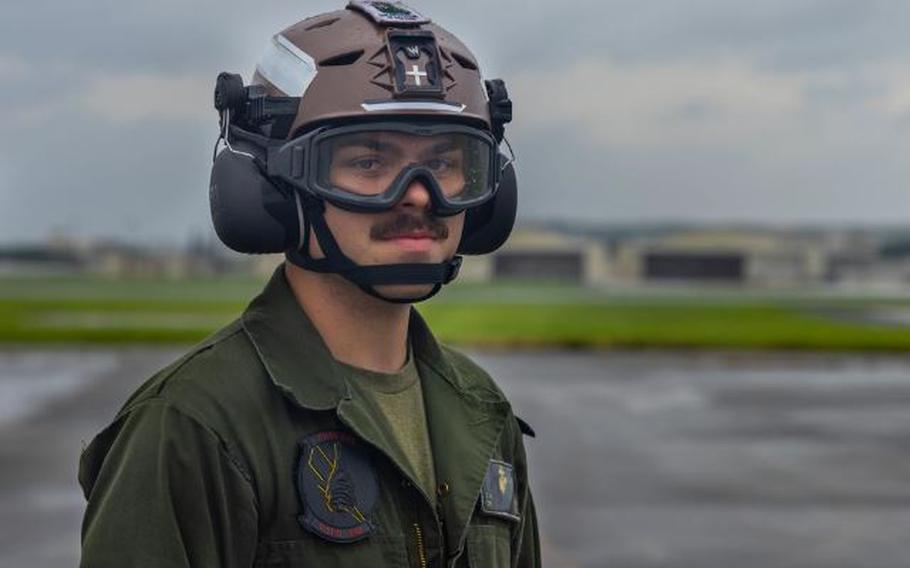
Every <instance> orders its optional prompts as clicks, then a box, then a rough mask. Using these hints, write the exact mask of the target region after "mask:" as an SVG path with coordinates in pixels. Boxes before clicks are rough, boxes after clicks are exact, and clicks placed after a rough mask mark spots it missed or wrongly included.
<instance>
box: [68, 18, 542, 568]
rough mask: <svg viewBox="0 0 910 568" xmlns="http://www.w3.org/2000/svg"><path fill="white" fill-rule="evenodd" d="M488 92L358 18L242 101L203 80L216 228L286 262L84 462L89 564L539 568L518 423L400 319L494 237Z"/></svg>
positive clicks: (441, 53) (501, 233)
mask: <svg viewBox="0 0 910 568" xmlns="http://www.w3.org/2000/svg"><path fill="white" fill-rule="evenodd" d="M484 85H485V84H484V83H483V82H482V81H481V78H480V74H479V71H478V69H477V64H476V63H475V61H474V59H473V56H472V55H471V54H470V52H469V51H468V50H467V49H466V48H465V47H464V46H463V45H462V44H461V43H460V42H459V41H458V40H457V39H455V38H454V37H452V36H451V35H450V34H448V33H447V32H445V31H444V30H443V29H441V28H439V27H438V26H435V25H433V24H432V23H430V22H429V21H428V20H427V19H426V18H424V17H422V16H421V15H419V14H417V13H416V12H414V11H413V10H410V9H409V8H407V7H405V6H403V5H401V4H391V3H386V2H364V1H355V2H351V4H350V5H348V6H347V8H346V9H344V10H340V11H337V12H332V13H329V14H323V15H320V16H317V17H314V18H310V19H308V20H304V21H303V22H300V23H298V24H295V25H294V26H291V27H290V28H288V29H286V30H284V31H283V32H281V33H280V34H278V35H276V36H275V37H274V38H273V41H272V44H271V47H270V49H269V51H268V52H267V54H266V56H265V57H264V58H263V60H262V61H261V62H260V64H259V65H258V66H257V70H256V73H255V75H254V80H253V85H250V86H244V85H243V83H242V81H241V80H240V79H239V78H238V77H237V76H231V75H228V74H222V75H221V76H219V81H218V85H217V87H216V108H218V110H219V111H220V112H221V118H222V137H223V138H224V141H225V144H226V145H227V148H226V149H225V150H224V151H222V152H221V153H220V154H218V156H217V158H216V160H215V164H214V166H213V172H212V188H211V199H212V212H213V218H214V221H215V226H216V230H217V231H218V234H219V236H220V237H221V238H222V240H224V241H225V242H226V243H227V244H228V245H229V246H231V247H233V248H235V249H236V250H240V251H243V252H268V251H278V250H283V251H286V258H287V262H286V263H285V264H284V265H282V266H281V267H279V269H278V270H277V271H276V272H275V274H274V276H273V277H272V279H271V281H270V282H269V283H268V285H267V286H266V288H265V290H264V291H263V292H262V294H261V295H260V296H259V297H257V298H256V299H254V300H253V302H252V303H251V304H250V306H249V307H248V308H247V310H246V311H245V312H244V314H243V315H242V317H241V318H240V319H239V320H237V321H236V322H234V323H233V324H231V325H229V326H227V327H226V328H224V329H222V330H220V331H219V332H217V333H216V334H215V335H214V336H212V337H210V338H209V339H207V340H205V341H204V342H203V343H201V344H200V345H198V346H196V347H195V348H194V349H193V350H192V351H191V352H190V353H188V354H187V355H186V356H184V357H183V358H181V359H180V360H179V361H177V362H175V363H174V364H172V365H171V366H170V367H168V368H166V369H164V370H163V371H161V372H160V373H158V374H157V375H156V376H154V377H152V378H151V379H150V380H149V381H147V382H146V383H145V384H144V385H143V386H142V387H140V388H139V389H138V391H137V392H136V393H135V394H134V395H133V396H132V397H131V398H130V399H129V400H128V401H127V403H126V404H125V405H124V407H123V408H122V409H121V411H120V412H119V414H118V415H117V417H116V418H115V420H114V422H113V423H112V424H111V425H110V426H108V427H107V428H106V429H105V430H104V431H102V432H101V433H100V434H99V435H98V436H97V437H96V438H95V439H94V440H93V441H92V443H91V444H90V445H89V446H88V447H87V448H86V450H85V452H84V453H83V456H82V460H81V463H80V472H79V479H80V483H81V484H82V487H83V490H84V492H85V495H86V498H87V499H88V507H87V510H86V514H85V519H84V524H83V533H82V544H83V557H82V565H83V566H86V567H93V568H94V567H98V568H100V567H107V566H111V567H113V566H116V567H127V566H156V567H170V566H175V567H176V566H195V567H198V566H223V567H234V566H319V567H322V566H371V567H380V566H396V567H398V566H418V567H424V566H483V567H491V566H494V567H495V566H537V565H539V563H540V562H539V543H538V537H537V521H536V518H535V512H534V506H533V502H532V499H531V495H530V491H529V487H528V477H527V462H526V458H525V452H524V448H523V442H522V432H526V433H530V428H529V427H528V426H527V425H526V424H524V423H523V422H521V421H520V420H519V419H517V418H516V417H515V416H514V415H513V413H512V411H511V408H510V406H509V404H508V402H507V401H506V400H505V398H504V397H503V395H502V393H501V392H500V391H499V389H498V388H497V387H496V386H495V385H494V383H493V382H492V380H491V379H490V378H489V377H488V376H487V375H486V374H485V373H484V372H483V371H482V370H481V369H479V368H478V367H477V366H476V365H475V364H473V363H472V362H471V361H469V360H468V359H467V358H466V357H465V356H463V355H461V354H459V353H458V352H456V351H454V350H452V349H449V348H447V347H445V346H441V345H439V344H438V343H437V342H436V341H435V340H434V339H433V336H432V335H431V333H430V332H429V330H428V329H427V327H426V325H425V324H424V322H423V321H422V319H421V318H420V316H419V315H418V314H417V312H416V311H414V310H413V309H411V307H410V304H411V303H413V302H416V301H419V300H421V299H424V298H427V297H430V296H432V295H433V294H435V293H436V292H437V291H438V290H439V288H440V287H441V286H442V285H443V284H445V283H447V282H448V281H450V280H451V279H452V278H454V277H455V274H456V273H457V268H458V263H459V261H460V257H459V256H458V255H457V254H456V252H459V251H461V252H468V253H478V252H489V251H491V250H493V249H495V248H496V247H498V246H499V245H500V244H501V243H502V241H503V240H504V239H505V237H506V236H507V234H508V232H509V231H510V230H511V226H512V222H513V220H514V209H515V199H514V198H515V196H514V193H515V187H514V178H510V177H509V176H508V175H504V173H503V167H504V165H507V162H506V161H505V160H504V159H503V158H502V157H501V156H500V155H499V153H498V146H499V142H500V141H501V137H502V128H503V124H504V123H505V122H508V120H509V119H510V112H511V106H510V105H511V103H510V102H509V101H508V98H507V95H506V94H505V89H504V87H502V84H501V82H488V83H486V87H484ZM505 172H506V174H508V168H505Z"/></svg>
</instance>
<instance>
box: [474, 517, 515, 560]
mask: <svg viewBox="0 0 910 568" xmlns="http://www.w3.org/2000/svg"><path fill="white" fill-rule="evenodd" d="M507 525H508V523H506V522H500V521H493V522H492V523H490V524H474V525H471V526H470V527H468V534H467V540H466V542H465V546H466V548H467V550H466V551H465V556H464V557H465V558H467V561H468V562H467V565H468V566H469V567H471V568H481V567H483V568H507V567H508V566H509V564H510V563H511V561H512V550H511V546H510V542H511V539H510V534H509V528H508V526H507Z"/></svg>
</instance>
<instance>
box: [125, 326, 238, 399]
mask: <svg viewBox="0 0 910 568" xmlns="http://www.w3.org/2000/svg"><path fill="white" fill-rule="evenodd" d="M239 321H240V320H239V318H238V319H236V320H234V321H232V322H231V323H229V324H228V325H227V326H225V327H224V328H222V329H221V330H220V331H219V332H218V333H216V334H215V335H214V336H212V337H210V338H208V339H206V340H203V341H202V342H201V343H199V344H198V345H196V346H195V347H193V349H191V350H190V352H189V353H187V354H186V355H184V356H183V357H182V358H181V359H180V360H179V362H178V363H177V364H176V365H174V367H173V368H172V369H171V370H170V371H168V372H167V373H166V374H164V375H162V376H161V383H160V384H159V385H158V388H157V389H156V390H155V391H154V393H155V394H154V395H153V396H154V397H158V398H162V399H163V397H161V394H162V392H163V391H164V388H165V386H166V384H167V380H168V379H169V378H171V377H173V376H174V375H175V374H176V373H177V372H178V371H180V370H181V369H183V367H185V366H186V365H187V364H189V363H190V362H191V361H193V360H194V359H195V358H196V357H198V356H199V355H201V354H203V353H205V352H206V351H208V350H210V349H212V348H213V347H214V346H216V345H218V344H219V343H221V342H223V341H226V340H228V339H229V338H231V337H233V336H235V335H237V334H238V333H242V331H243V327H242V326H241V325H238V324H239ZM231 326H234V327H235V329H233V330H231V331H230V333H227V334H225V335H221V332H223V331H226V330H228V329H229V328H230V327H231ZM141 402H142V401H137V403H141ZM132 408H133V407H132V406H130V408H128V409H127V411H129V410H130V409H132Z"/></svg>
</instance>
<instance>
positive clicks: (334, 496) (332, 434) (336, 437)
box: [297, 430, 379, 543]
mask: <svg viewBox="0 0 910 568" xmlns="http://www.w3.org/2000/svg"><path fill="white" fill-rule="evenodd" d="M298 445H299V447H300V454H299V455H298V458H297V495H298V496H299V498H300V504H301V506H302V507H303V514H302V515H300V516H299V517H298V521H299V522H300V524H301V526H302V527H303V528H305V529H306V530H308V531H310V532H312V533H314V534H316V535H318V536H320V537H322V538H324V539H326V540H329V541H332V542H340V543H348V542H356V541H358V540H361V539H364V538H366V537H367V536H369V535H370V534H371V533H372V532H373V530H374V529H375V526H374V525H373V521H372V512H373V507H374V506H375V505H376V500H377V498H378V496H379V485H378V483H377V481H376V473H375V472H374V470H373V465H372V464H371V463H370V460H369V457H368V456H367V455H366V453H365V452H364V450H363V448H362V446H361V445H360V443H359V442H358V441H357V439H356V438H354V437H353V436H352V435H350V434H348V433H347V432H340V431H333V430H330V431H326V432H317V433H316V434H313V435H311V436H307V437H306V438H304V439H303V440H302V441H300V442H299V443H298Z"/></svg>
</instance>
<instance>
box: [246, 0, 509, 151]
mask: <svg viewBox="0 0 910 568" xmlns="http://www.w3.org/2000/svg"><path fill="white" fill-rule="evenodd" d="M252 82H253V83H254V84H259V85H263V86H264V87H265V89H266V91H267V93H268V94H269V95H270V96H285V97H288V96H289V97H300V104H299V107H298V111H297V115H296V117H295V118H294V121H293V123H292V124H291V127H290V129H289V131H288V137H289V138H293V137H294V136H297V135H299V134H300V133H301V132H303V131H306V130H309V129H310V128H312V127H313V126H316V125H318V124H321V123H324V122H326V121H337V120H357V119H361V120H363V119H370V120H375V119H377V118H388V117H389V116H402V115H404V116H412V117H413V116H418V117H419V116H432V117H435V118H440V117H446V119H447V120H448V119H451V120H453V121H456V122H464V123H468V124H472V125H474V126H477V127H481V128H483V129H485V130H488V131H490V130H493V126H494V125H493V123H494V122H495V121H494V120H491V116H490V108H489V103H488V97H487V92H486V87H485V85H484V82H483V80H482V79H481V76H480V71H479V69H478V65H477V62H476V60H475V58H474V56H473V55H472V54H471V52H470V51H469V50H468V48H467V47H465V45H464V44H463V43H462V42H461V41H459V40H458V38H456V37H455V36H454V35H452V34H451V33H449V32H447V31H446V30H444V29H443V28H441V27H439V26H437V25H435V24H433V23H431V22H430V21H429V19H427V18H424V17H423V16H421V15H420V14H417V13H416V12H414V11H413V10H411V9H410V8H408V7H406V6H404V5H402V4H400V3H392V2H378V1H363V0H354V1H352V2H350V4H348V6H347V8H346V9H344V10H338V11H335V12H329V13H326V14H321V15H318V16H314V17H311V18H308V19H306V20H303V21H302V22H298V23H296V24H294V25H292V26H290V27H288V28H286V29H285V30H283V31H281V32H279V33H278V34H276V35H275V36H273V37H272V41H271V44H270V46H269V49H268V51H267V52H266V54H265V56H264V57H263V58H262V60H261V61H260V63H259V64H258V65H257V67H256V72H255V74H254V75H253V81H252Z"/></svg>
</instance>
